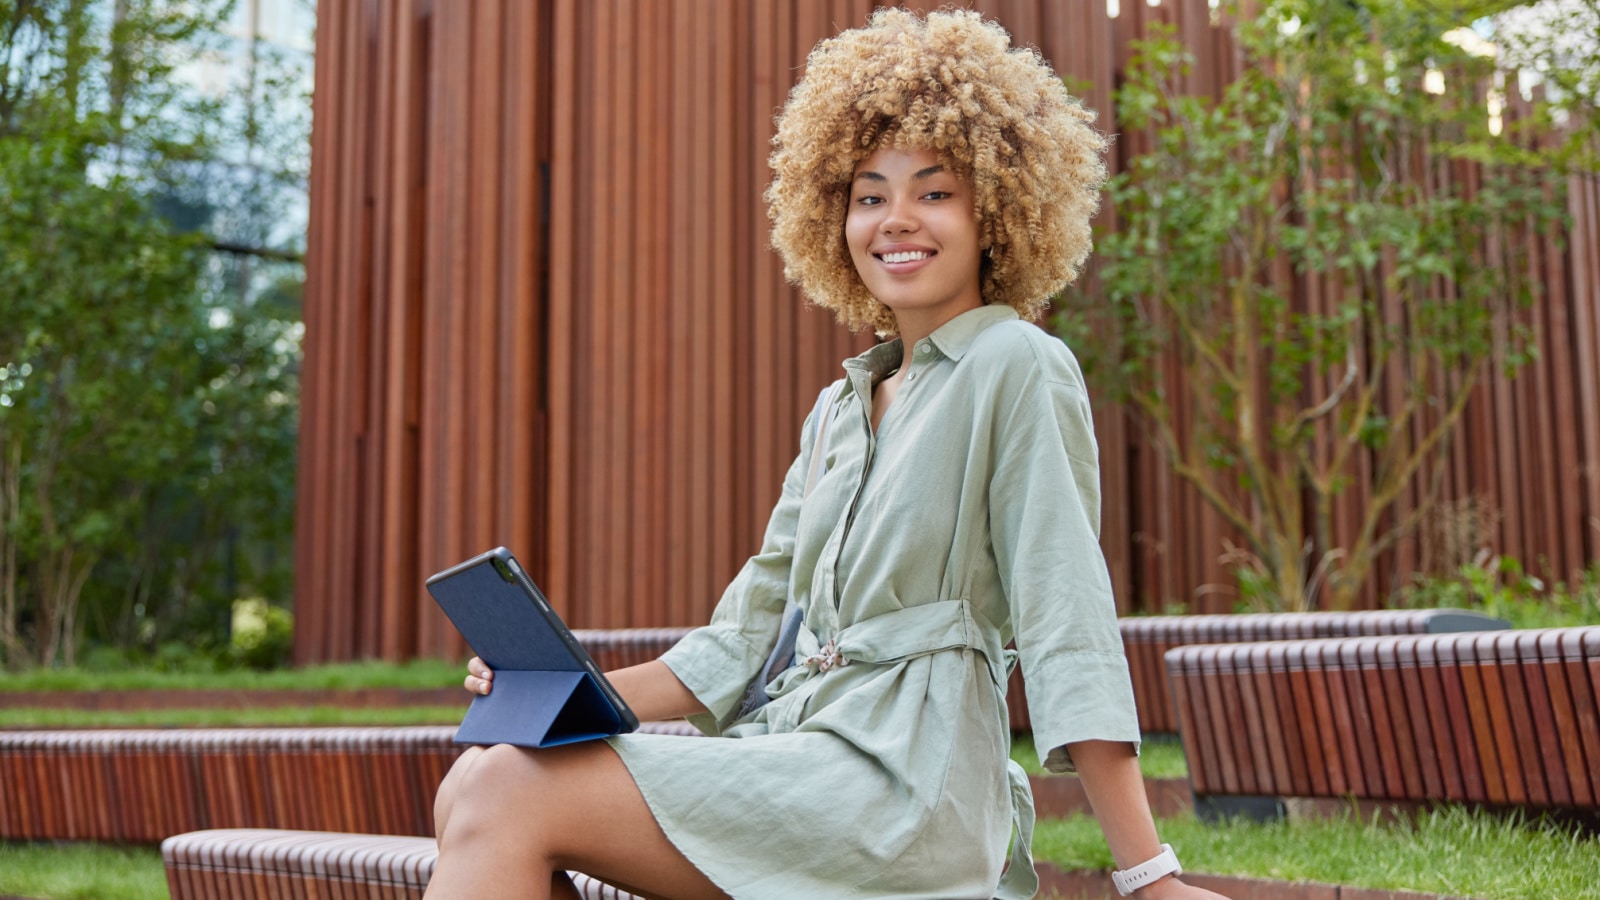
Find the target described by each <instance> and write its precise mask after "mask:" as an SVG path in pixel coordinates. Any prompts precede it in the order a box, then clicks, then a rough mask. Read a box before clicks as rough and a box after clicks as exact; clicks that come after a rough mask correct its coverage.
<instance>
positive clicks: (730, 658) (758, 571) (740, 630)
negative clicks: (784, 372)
mask: <svg viewBox="0 0 1600 900" xmlns="http://www.w3.org/2000/svg"><path fill="white" fill-rule="evenodd" d="M815 415H816V411H815V410H813V411H812V415H811V416H807V417H806V422H805V425H804V427H803V428H802V429H801V442H800V455H799V456H798V457H796V458H795V460H794V462H793V463H792V464H790V466H789V471H788V473H787V474H786V475H784V478H783V492H782V494H781V495H780V496H779V497H778V503H777V505H776V506H775V507H773V510H772V518H771V519H770V520H769V521H768V522H767V531H766V536H765V537H764V538H763V539H762V541H761V550H760V552H758V553H757V554H756V555H755V556H752V557H750V558H749V559H748V560H746V561H745V564H744V567H743V568H741V569H740V570H739V574H738V575H736V576H735V577H734V579H733V581H732V582H731V583H729V585H728V587H727V589H726V590H724V591H723V592H722V599H720V600H719V601H717V607H716V609H715V610H714V611H713V612H712V614H711V622H710V624H708V625H706V626H704V627H701V628H697V629H695V630H694V631H691V632H689V633H688V634H687V635H685V636H684V638H683V640H681V641H679V642H678V643H677V645H675V646H674V647H673V648H672V649H671V650H668V651H667V652H666V653H665V654H664V655H662V657H661V660H662V662H665V663H666V664H667V668H669V669H671V670H672V672H673V674H675V675H677V676H678V679H679V680H680V681H682V682H683V683H684V686H685V687H687V688H688V689H689V690H690V692H691V693H693V694H694V695H695V698H696V699H698V700H699V701H700V702H701V703H703V704H705V706H706V709H707V710H708V711H709V712H708V713H707V714H702V715H695V716H690V717H689V722H690V724H692V725H694V726H695V727H696V728H698V729H700V730H701V731H703V732H705V733H706V734H713V735H714V734H720V733H722V731H723V730H724V729H726V728H727V727H728V726H730V725H732V724H733V721H734V714H735V712H736V711H737V709H738V707H739V701H740V700H741V699H743V697H744V691H745V688H746V686H748V685H749V684H750V679H752V678H754V677H756V672H757V671H759V670H760V668H761V666H762V665H763V664H764V663H765V662H766V661H767V656H768V655H769V654H771V652H772V647H773V644H774V643H775V642H776V640H777V636H778V626H779V624H780V621H781V619H782V618H783V606H784V603H785V602H786V601H787V599H788V597H789V570H790V568H791V563H792V562H793V559H794V541H795V529H796V525H797V523H798V522H799V519H800V501H801V499H802V496H803V495H804V493H805V481H806V470H807V467H808V466H809V465H810V459H811V442H812V418H813V417H814V416H815Z"/></svg>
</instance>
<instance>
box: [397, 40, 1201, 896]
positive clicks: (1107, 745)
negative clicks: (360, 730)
mask: <svg viewBox="0 0 1600 900" xmlns="http://www.w3.org/2000/svg"><path fill="white" fill-rule="evenodd" d="M1092 120H1093V115H1092V114H1091V113H1089V112H1087V111H1085V110H1084V109H1083V108H1082V107H1081V106H1080V105H1079V104H1078V102H1077V101H1075V100H1073V99H1072V98H1070V97H1069V96H1068V95H1067V94H1066V92H1065V90H1064V89H1063V88H1062V85H1061V83H1060V81H1059V79H1057V78H1056V77H1055V76H1054V74H1053V73H1052V72H1051V71H1050V70H1049V68H1048V67H1047V66H1046V65H1045V64H1044V63H1043V62H1042V61H1041V60H1040V59H1039V57H1038V56H1037V55H1036V54H1033V53H1031V52H1027V51H1021V50H1013V49H1011V48H1010V46H1009V41H1008V38H1007V36H1006V34H1005V32H1004V31H1002V30H1001V29H1000V28H999V27H998V26H995V25H992V24H985V23H983V22H982V21H981V20H980V18H979V17H978V16H977V15H976V14H972V13H964V12H954V13H934V14H930V15H929V16H927V17H926V18H922V17H918V16H916V15H913V14H910V13H906V12H903V11H899V10H882V11H879V12H878V13H876V14H875V15H874V16H873V17H872V20H871V21H870V23H869V24H868V26H867V27H866V28H863V29H857V30H854V31H849V32H846V33H844V34H842V35H840V36H838V37H836V38H833V39H830V40H827V41H824V42H822V43H821V44H820V45H818V47H817V48H816V49H815V50H814V51H813V52H812V54H811V56H810V58H809V59H808V61H807V74H806V77H805V79H804V80H803V81H802V82H801V83H800V84H799V85H798V86H797V87H796V88H795V89H794V91H793V93H792V94H791V96H790V99H789V102H788V104H787V106H786V107H785V111H784V113H783V116H782V118H781V120H780V122H779V127H778V135H777V138H776V140H775V144H776V145H777V150H776V151H775V152H774V154H773V156H772V163H773V168H774V169H775V172H776V177H775V178H774V181H773V183H772V186H771V188H770V189H769V191H768V194H767V199H768V201H769V203H770V207H771V215H772V218H773V242H774V244H775V246H776V247H777V249H778V250H779V252H780V253H781V254H782V255H783V257H784V261H785V264H786V273H787V275H788V276H789V277H790V278H791V279H792V280H794V281H796V282H797V283H799V284H800V285H801V286H802V287H804V288H805V290H806V292H807V294H808V295H809V296H810V297H811V299H812V300H813V301H815V302H817V303H818V304H820V305H823V306H827V307H829V308H831V309H833V310H834V312H835V313H836V314H837V315H838V317H839V319H840V320H841V321H842V322H843V323H844V324H845V325H847V326H850V327H852V328H860V327H872V328H874V329H876V330H877V331H878V332H879V333H881V334H885V335H894V336H895V339H894V340H890V341H887V342H885V343H882V344H880V345H878V346H876V347H874V348H873V349H872V350H870V351H868V352H867V353H865V354H863V355H861V356H860V357H857V358H855V359H852V360H847V361H846V362H845V370H846V377H845V378H844V379H842V380H841V381H839V382H837V383H835V385H834V387H833V389H832V390H830V391H829V392H827V393H825V394H824V396H823V397H822V398H821V399H820V400H819V404H818V408H817V410H815V411H814V412H813V414H812V418H811V419H808V421H807V424H806V427H805V429H804V438H803V439H802V442H801V448H800V455H799V457H798V458H797V459H796V460H795V462H794V465H793V466H792V467H791V468H790V470H789V474H788V476H787V478H786V479H785V481H784V486H783V493H782V497H781V499H780V500H779V501H778V504H777V508H776V509H775V510H774V512H773V515H772V520H771V523H770V524H769V526H768V528H767V533H766V538H765V541H764V543H763V546H762V549H761V551H760V553H758V554H757V555H756V556H754V557H752V558H751V559H750V561H749V562H748V563H747V564H746V565H745V567H744V568H743V570H742V571H741V572H740V573H739V575H738V577H737V578H736V579H735V580H734V581H733V583H732V584H731V585H730V586H729V587H728V589H727V591H726V592H725V593H724V595H723V597H722V599H721V602H720V603H719V604H718V606H717V610H716V612H715V614H714V615H713V617H712V621H711V624H710V625H708V626H707V627H705V628H702V629H699V630H697V631H695V632H693V633H692V634H691V635H690V636H689V637H687V638H685V640H684V641H683V642H682V643H681V644H679V645H678V646H677V647H675V648H673V649H672V650H671V651H669V652H668V653H667V654H666V655H664V656H663V657H662V658H661V659H660V660H657V661H655V662H651V663H647V664H645V665H641V666H635V667H632V668H628V669H624V670H622V671H619V672H616V673H613V674H612V678H613V681H614V683H615V685H616V687H617V689H618V690H619V691H620V692H621V693H622V695H623V696H624V698H625V699H626V700H627V702H628V703H629V705H630V706H632V707H633V709H634V710H635V711H636V712H637V713H638V715H639V717H640V718H641V719H668V718H675V717H682V716H687V717H688V718H689V719H690V721H692V722H693V723H694V724H696V725H697V726H698V727H700V728H701V730H703V731H705V732H707V733H708V734H712V735H721V736H722V739H710V738H686V737H670V736H660V735H624V736H620V737H617V738H613V739H611V740H609V741H607V742H603V743H602V742H594V743H589V744H583V745H578V746H570V747H563V748H558V749H553V750H540V751H528V750H523V749H518V748H515V747H507V746H498V747H490V748H487V749H483V748H473V749H471V750H469V751H467V753H465V754H463V756H462V757H461V759H460V761H459V762H458V763H457V764H456V765H455V767H454V768H453V769H452V770H451V772H450V774H449V775H448V776H447V777H446V779H445V782H444V783H443V784H442V785H441V786H440V791H439V801H438V805H437V808H436V819H437V823H436V824H437V828H438V833H439V847H440V857H439V864H438V868H437V870H436V872H435V875H434V878H433V883H432V884H431V885H430V887H429V892H428V896H429V897H430V898H436V900H437V898H458V897H459V898H473V900H488V898H492V897H512V896H516V897H542V896H546V894H545V891H546V890H548V891H549V895H550V896H557V897H570V896H575V893H574V892H573V890H572V888H571V886H570V884H568V883H567V882H566V879H565V877H564V876H563V875H562V874H561V873H562V872H563V870H566V869H577V870H582V871H585V872H588V873H590V874H592V875H595V876H596V877H599V878H602V879H604V880H606V881H609V882H612V883H615V884H617V885H619V886H622V887H625V888H627V889H629V890H632V891H634V892H636V893H641V894H648V895H650V896H658V897H664V898H674V900H693V898H702V897H707V898H715V897H735V898H739V900H745V898H796V897H829V898H832V897H875V898H924V897H926V898H963V897H964V898H976V897H1006V898H1021V897H1030V896H1033V894H1034V893H1035V891H1036V888H1037V879H1036V877H1035V876H1034V872H1033V866H1032V860H1031V858H1030V856H1029V846H1028V845H1029V840H1030V837H1031V833H1032V824H1033V821H1032V820H1033V814H1032V799H1031V796H1030V795H1029V793H1028V788H1027V780H1026V778H1025V777H1022V775H1021V772H1020V770H1017V769H1016V768H1015V767H1014V766H1011V765H1008V760H1007V756H1008V740H1009V733H1008V731H1007V725H1006V713H1005V704H1004V695H1003V692H1004V685H1005V681H1006V677H1007V672H1008V670H1009V666H1010V665H1011V663H1012V662H1013V660H1014V659H1015V656H1014V655H1013V654H1011V653H1010V652H1009V651H1004V650H1002V649H1001V648H1002V647H1003V646H1004V645H1005V643H1006V642H1007V641H1009V640H1010V639H1011V638H1012V637H1013V636H1014V637H1015V638H1016V641H1017V647H1018V653H1019V654H1020V657H1021V664H1022V667H1023V671H1024V674H1025V676H1026V677H1027V680H1028V696H1029V698H1030V701H1031V704H1032V708H1031V712H1032V719H1033V722H1034V728H1035V740H1036V742H1037V744H1038V747H1039V749H1040V756H1041V758H1043V759H1045V765H1046V766H1047V767H1048V768H1051V769H1054V770H1056V771H1070V770H1072V769H1074V768H1075V769H1076V770H1077V771H1078V772H1079V774H1080V775H1081V777H1082V780H1083V784H1084V787H1085V789H1086V790H1087V792H1088V795H1089V798H1090V801H1091V802H1092V804H1093V806H1094V809H1095V811H1096V815H1097V817H1098V819H1099V821H1100V824H1101V826H1102V828H1103V830H1104V832H1105V835H1106V838H1107V841H1108V842H1109V844H1110V846H1111V849H1112V852H1113V855H1114V856H1115V858H1116V860H1117V864H1118V865H1119V866H1121V867H1123V868H1124V869H1138V867H1139V866H1140V864H1143V863H1146V862H1147V861H1151V865H1150V866H1147V867H1145V868H1143V869H1142V870H1139V871H1140V872H1142V874H1143V876H1144V879H1145V880H1147V881H1149V882H1150V883H1149V884H1148V885H1145V886H1142V887H1140V889H1139V891H1138V895H1139V896H1140V897H1149V898H1161V897H1180V896H1188V897H1205V896H1215V895H1213V894H1209V893H1208V892H1205V891H1199V890H1196V889H1194V888H1191V887H1189V886H1186V885H1184V884H1182V883H1181V882H1180V881H1178V880H1177V879H1176V878H1175V877H1173V874H1172V869H1173V867H1172V866H1169V865H1167V864H1166V855H1165V854H1164V853H1163V852H1162V847H1161V845H1160V844H1159V843H1158V841H1157V838H1156V833H1155V827H1154V825H1153V823H1152V820H1151V816H1150V813H1149V809H1148V806H1147V804H1146V800H1145V796H1144V790H1143V781H1142V779H1141V777H1140V774H1139V768H1138V763H1137V758H1136V753H1137V746H1138V741H1139V732H1138V727H1137V719H1136V718H1135V715H1134V709H1133V697H1132V690H1131V686H1130V682H1129V678H1128V671H1127V662H1126V660H1125V659H1124V657H1123V654H1122V645H1121V640H1120V638H1119V636H1118V632H1117V627H1116V619H1115V608H1114V605H1113V602H1112V597H1111V591H1110V584H1109V579H1108V577H1107V574H1106V569H1105V563H1104V560H1103V559H1102V558H1101V556H1100V552H1099V548H1098V544H1097V533H1098V529H1099V494H1098V491H1099V481H1098V477H1099V476H1098V470H1097V465H1096V450H1095V446H1094V438H1093V434H1092V431H1091V427H1090V418H1089V408H1088V403H1087V399H1086V396H1085V393H1084V387H1083V381H1082V377H1081V375H1080V373H1079V371H1078V367H1077V364H1076V362H1075V361H1074V360H1073V358H1072V356H1071V354H1070V353H1069V352H1068V351H1067V349H1066V348H1065V347H1064V346H1062V344H1061V343H1060V342H1059V341H1057V340H1055V339H1054V338H1052V337H1050V336H1048V335H1047V334H1045V333H1044V332H1043V331H1040V330H1039V329H1037V328H1035V327H1033V326H1031V325H1028V324H1026V323H1024V322H1022V321H1021V317H1030V318H1031V317H1033V316H1035V315H1037V314H1038V312H1039V311H1040V310H1041V309H1042V307H1043V306H1044V304H1045V303H1046V301H1047V300H1048V298H1049V296H1050V295H1051V294H1053V293H1054V292H1056V291H1057V290H1059V289H1060V288H1061V287H1062V286H1063V285H1064V284H1066V283H1068V282H1070V281H1071V280H1072V279H1073V278H1075V277H1076V275H1077V272H1078V267H1079V266H1080V265H1081V264H1082V261H1083V260H1084V258H1085V257H1086V256H1087V254H1088V251H1089V220H1090V218H1091V216H1092V215H1093V213H1094V210H1095V208H1096V205H1097V203H1098V196H1099V189H1100V186H1101V183H1102V181H1103V179H1104V169H1103V166H1102V164H1101V162H1100V159H1099V157H1100V154H1101V153H1102V152H1103V150H1104V148H1105V142H1104V139H1103V138H1102V137H1101V136H1100V135H1099V134H1098V133H1096V132H1095V131H1094V130H1093V128H1092V127H1091V126H1090V122H1092ZM819 416H825V417H827V419H828V422H829V425H828V428H827V429H826V430H825V431H823V430H822V429H819V428H816V427H815V426H816V424H817V422H816V419H817V417H819ZM819 432H820V433H821V435H822V436H821V446H814V444H817V443H818V441H819ZM819 454H820V455H821V457H822V458H821V459H820V460H818V467H817V468H818V471H820V472H821V474H820V476H819V477H815V476H814V481H813V482H812V484H810V485H809V489H808V480H810V479H808V473H810V472H811V468H812V467H811V464H812V461H813V458H814V457H815V456H817V455H819ZM788 597H793V598H794V599H795V600H796V601H797V602H798V603H799V605H800V607H801V608H802V609H803V610H804V627H803V628H802V629H801V631H800V633H799V636H798V646H797V652H796V654H795V657H794V664H793V665H790V666H789V667H788V668H787V670H786V671H784V672H783V673H782V674H781V675H780V676H779V677H778V678H777V679H776V680H774V681H772V682H771V683H770V684H768V685H767V688H766V694H767V695H769V696H770V698H771V700H770V702H768V703H767V704H766V705H765V706H762V707H760V708H759V709H757V710H755V711H743V712H742V711H741V710H742V709H743V708H744V707H743V704H741V702H740V701H741V699H742V697H743V695H744V694H745V689H746V686H747V685H748V684H749V683H750V682H751V680H752V678H755V677H756V676H757V672H758V670H760V669H762V668H763V663H764V662H765V660H766V656H767V654H768V652H769V651H770V650H771V648H772V645H773V636H774V635H775V634H776V633H777V631H778V626H779V618H780V616H781V613H782V610H783V607H784V603H785V599H786V598H788ZM468 669H469V673H470V674H469V675H468V676H467V678H466V686H467V688H468V689H469V690H474V691H478V692H483V693H486V692H487V691H488V690H489V688H490V685H491V684H492V681H493V674H492V673H491V672H489V671H487V669H486V668H485V667H484V666H483V664H482V662H481V661H479V660H477V659H474V660H472V662H471V663H469V666H468ZM1014 826H1015V828H1014ZM1013 833H1015V834H1016V836H1017V839H1016V840H1015V841H1014V842H1013V844H1014V847H1013V850H1012V852H1011V853H1010V855H1009V865H1008V854H1007V843H1008V841H1010V839H1011V838H1012V835H1013ZM547 883H548V885H549V886H548V888H546V884H547Z"/></svg>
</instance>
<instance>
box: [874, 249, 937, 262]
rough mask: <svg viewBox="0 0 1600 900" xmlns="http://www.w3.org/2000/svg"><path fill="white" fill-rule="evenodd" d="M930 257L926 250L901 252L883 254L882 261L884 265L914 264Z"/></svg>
mask: <svg viewBox="0 0 1600 900" xmlns="http://www.w3.org/2000/svg"><path fill="white" fill-rule="evenodd" d="M931 255H932V254H930V253H929V252H928V251H926V250H902V251H900V252H899V253H885V254H884V255H883V261H884V262H886V263H903V262H916V261H917V260H919V259H927V258H928V257H929V256H931Z"/></svg>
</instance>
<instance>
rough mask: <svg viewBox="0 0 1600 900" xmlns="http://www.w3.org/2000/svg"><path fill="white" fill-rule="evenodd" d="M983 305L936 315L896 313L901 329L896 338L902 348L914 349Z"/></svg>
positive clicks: (919, 311)
mask: <svg viewBox="0 0 1600 900" xmlns="http://www.w3.org/2000/svg"><path fill="white" fill-rule="evenodd" d="M982 305H983V303H982V302H981V301H980V302H976V303H973V304H972V305H970V306H963V307H961V308H959V309H956V310H940V311H938V312H936V313H926V312H923V311H922V310H915V311H910V312H907V313H905V314H901V313H900V312H898V311H896V312H895V314H894V320H895V325H896V326H897V327H898V328H899V329H900V331H899V334H898V335H896V336H897V337H899V338H900V343H901V345H902V346H904V347H913V346H915V345H916V343H917V342H918V341H920V340H922V339H923V338H925V337H927V336H928V335H930V334H933V333H934V332H935V331H938V330H939V328H940V327H941V326H943V325H944V324H945V323H946V322H948V321H950V320H951V319H954V318H955V317H956V316H959V315H961V314H962V313H964V312H970V311H972V310H974V309H977V308H978V307H980V306H982Z"/></svg>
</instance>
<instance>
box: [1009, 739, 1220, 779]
mask: <svg viewBox="0 0 1600 900" xmlns="http://www.w3.org/2000/svg"><path fill="white" fill-rule="evenodd" d="M1011 758H1012V759H1014V760H1016V761H1017V764H1018V765H1020V766H1022V768H1023V771H1025V772H1027V773H1028V774H1029V775H1043V774H1044V767H1043V766H1041V765H1040V764H1039V754H1038V753H1037V752H1035V750H1034V747H1033V736H1032V735H1030V734H1023V733H1019V734H1017V735H1015V736H1014V737H1013V738H1012V739H1011ZM1139 769H1140V771H1142V772H1144V777H1146V778H1188V777H1189V764H1188V762H1187V761H1186V760H1185V759H1184V758H1183V743H1182V742H1181V741H1179V740H1178V736H1177V735H1175V734H1147V735H1145V736H1144V744H1143V746H1141V747H1140V748H1139Z"/></svg>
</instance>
